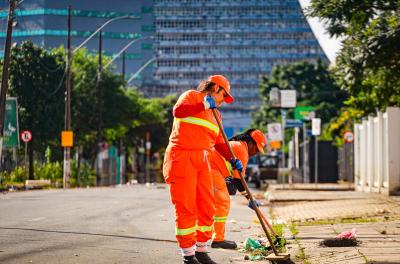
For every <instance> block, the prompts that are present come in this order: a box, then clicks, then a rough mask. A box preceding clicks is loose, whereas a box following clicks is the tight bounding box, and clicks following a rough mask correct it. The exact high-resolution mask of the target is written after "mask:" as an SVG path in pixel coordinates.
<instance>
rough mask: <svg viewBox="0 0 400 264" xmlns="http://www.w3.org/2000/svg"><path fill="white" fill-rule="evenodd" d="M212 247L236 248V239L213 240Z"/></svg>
mask: <svg viewBox="0 0 400 264" xmlns="http://www.w3.org/2000/svg"><path fill="white" fill-rule="evenodd" d="M211 247H212V248H224V249H236V248H237V245H236V243H235V241H229V240H224V241H213V242H212V243H211Z"/></svg>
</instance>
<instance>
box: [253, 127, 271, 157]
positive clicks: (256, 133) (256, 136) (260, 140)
mask: <svg viewBox="0 0 400 264" xmlns="http://www.w3.org/2000/svg"><path fill="white" fill-rule="evenodd" d="M250 136H251V138H252V139H253V140H254V141H255V142H256V143H257V148H258V151H260V152H261V153H264V147H265V145H266V144H267V140H266V139H265V136H264V134H263V133H262V132H261V131H260V130H257V129H256V130H253V131H252V132H251V133H250Z"/></svg>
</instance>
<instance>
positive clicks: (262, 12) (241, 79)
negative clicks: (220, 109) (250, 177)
mask: <svg viewBox="0 0 400 264" xmlns="http://www.w3.org/2000/svg"><path fill="white" fill-rule="evenodd" d="M154 17H155V28H156V35H157V39H156V43H155V45H156V46H155V51H156V56H157V65H156V68H155V69H154V70H155V71H154V78H155V82H156V84H157V85H153V86H151V87H149V88H148V90H147V93H148V94H151V95H158V96H159V95H165V94H169V93H172V92H176V93H180V92H182V91H184V90H187V89H188V88H191V87H192V88H194V87H195V86H196V85H197V84H198V83H199V81H200V80H202V79H205V78H207V76H209V75H211V74H223V75H225V76H226V77H228V79H229V80H230V82H231V86H232V92H233V95H234V96H235V98H236V101H235V103H233V104H232V105H228V106H226V107H225V108H224V112H225V113H224V115H223V116H224V124H225V127H226V128H227V129H228V130H230V131H229V132H230V133H232V132H233V130H234V131H235V132H236V131H238V130H241V129H243V128H245V127H247V126H248V125H249V124H250V120H251V117H250V113H251V112H252V111H254V110H256V109H257V108H258V106H259V103H260V101H259V97H258V90H259V81H260V77H261V76H262V75H266V74H269V73H270V71H271V69H272V67H273V66H274V65H276V64H282V63H289V62H294V61H300V60H308V61H312V60H316V59H322V60H327V58H326V56H325V54H324V53H323V51H322V49H321V48H320V46H319V43H318V41H317V40H316V38H315V36H314V34H313V32H312V31H311V29H310V27H309V25H308V23H307V21H306V19H305V17H304V15H303V13H302V9H301V7H300V4H299V2H298V1H297V0H226V1H224V0H154Z"/></svg>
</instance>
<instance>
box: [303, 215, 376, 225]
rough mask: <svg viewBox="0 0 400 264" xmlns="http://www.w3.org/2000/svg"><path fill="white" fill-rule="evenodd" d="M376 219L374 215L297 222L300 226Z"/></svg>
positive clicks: (371, 221) (374, 220) (372, 221)
mask: <svg viewBox="0 0 400 264" xmlns="http://www.w3.org/2000/svg"><path fill="white" fill-rule="evenodd" d="M375 222H378V219H377V218H375V217H369V218H368V217H354V218H337V219H322V220H314V221H307V222H299V223H298V225H301V226H314V225H333V224H351V223H375Z"/></svg>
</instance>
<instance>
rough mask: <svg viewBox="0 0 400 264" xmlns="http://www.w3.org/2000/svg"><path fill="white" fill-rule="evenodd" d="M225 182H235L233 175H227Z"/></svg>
mask: <svg viewBox="0 0 400 264" xmlns="http://www.w3.org/2000/svg"><path fill="white" fill-rule="evenodd" d="M225 183H227V184H231V183H233V177H232V176H229V177H226V178H225Z"/></svg>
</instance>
